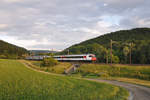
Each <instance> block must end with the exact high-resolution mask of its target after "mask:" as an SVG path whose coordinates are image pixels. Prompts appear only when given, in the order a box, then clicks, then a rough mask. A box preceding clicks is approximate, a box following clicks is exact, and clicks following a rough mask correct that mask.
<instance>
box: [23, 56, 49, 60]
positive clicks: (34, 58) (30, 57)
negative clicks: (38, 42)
mask: <svg viewBox="0 0 150 100" xmlns="http://www.w3.org/2000/svg"><path fill="white" fill-rule="evenodd" d="M48 57H50V56H28V57H26V60H43V59H44V58H48Z"/></svg>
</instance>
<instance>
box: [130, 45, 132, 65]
mask: <svg viewBox="0 0 150 100" xmlns="http://www.w3.org/2000/svg"><path fill="white" fill-rule="evenodd" d="M130 64H132V43H130Z"/></svg>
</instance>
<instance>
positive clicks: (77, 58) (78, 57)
mask: <svg viewBox="0 0 150 100" xmlns="http://www.w3.org/2000/svg"><path fill="white" fill-rule="evenodd" d="M49 57H51V56H29V57H26V59H27V60H43V59H44V58H49ZM53 58H54V59H56V60H58V61H96V57H95V55H94V54H79V55H57V56H53Z"/></svg>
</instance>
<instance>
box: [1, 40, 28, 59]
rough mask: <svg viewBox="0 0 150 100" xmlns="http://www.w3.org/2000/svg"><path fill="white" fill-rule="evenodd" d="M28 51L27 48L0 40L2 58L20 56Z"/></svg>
mask: <svg viewBox="0 0 150 100" xmlns="http://www.w3.org/2000/svg"><path fill="white" fill-rule="evenodd" d="M26 53H27V50H26V49H25V48H23V47H19V46H16V45H13V44H10V43H8V42H5V41H3V40H0V58H19V57H22V55H24V54H26Z"/></svg>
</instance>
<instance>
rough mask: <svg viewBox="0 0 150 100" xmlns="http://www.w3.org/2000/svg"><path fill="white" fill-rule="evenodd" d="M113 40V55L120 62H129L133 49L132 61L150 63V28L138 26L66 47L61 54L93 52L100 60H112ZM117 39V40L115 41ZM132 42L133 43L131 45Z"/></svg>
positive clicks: (103, 61)
mask: <svg viewBox="0 0 150 100" xmlns="http://www.w3.org/2000/svg"><path fill="white" fill-rule="evenodd" d="M111 39H112V40H113V46H112V47H113V55H114V56H115V58H117V57H118V58H117V59H119V61H117V62H120V63H129V58H130V57H129V54H130V52H129V51H130V49H132V52H131V53H132V63H135V64H150V40H149V39H150V28H136V29H132V30H122V31H117V32H112V33H109V34H105V35H102V36H99V37H97V38H93V39H90V40H87V41H84V42H81V43H79V44H76V45H73V46H71V47H69V48H67V49H65V50H64V51H63V52H61V53H60V54H67V50H69V51H70V54H83V53H93V54H95V55H96V56H97V58H98V62H102V63H105V62H107V59H108V61H109V62H110V40H111ZM114 41H115V42H114ZM131 43H132V45H131Z"/></svg>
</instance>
